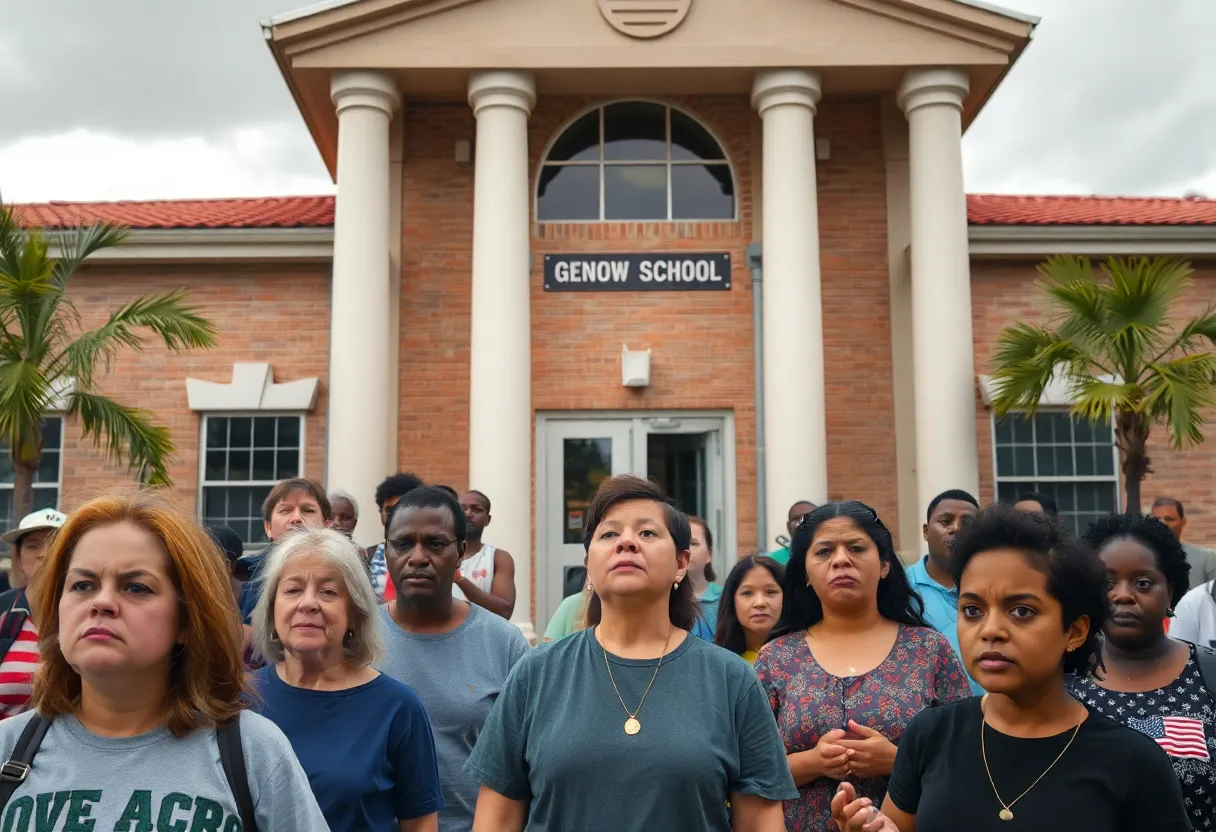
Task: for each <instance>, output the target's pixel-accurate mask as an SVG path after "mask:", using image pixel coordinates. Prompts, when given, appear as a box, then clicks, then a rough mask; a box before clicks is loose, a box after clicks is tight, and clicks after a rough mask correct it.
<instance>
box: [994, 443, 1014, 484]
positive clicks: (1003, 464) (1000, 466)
mask: <svg viewBox="0 0 1216 832" xmlns="http://www.w3.org/2000/svg"><path fill="white" fill-rule="evenodd" d="M996 475H997V476H998V477H1012V476H1014V473H1013V448H997V449H996Z"/></svg>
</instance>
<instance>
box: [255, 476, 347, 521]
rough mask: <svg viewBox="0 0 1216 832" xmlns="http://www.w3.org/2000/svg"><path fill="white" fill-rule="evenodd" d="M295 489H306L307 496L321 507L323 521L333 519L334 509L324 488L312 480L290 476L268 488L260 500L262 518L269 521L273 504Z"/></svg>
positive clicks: (285, 497) (272, 511) (273, 507)
mask: <svg viewBox="0 0 1216 832" xmlns="http://www.w3.org/2000/svg"><path fill="white" fill-rule="evenodd" d="M296 491H306V492H308V496H309V497H312V498H313V499H314V500H316V501H317V505H319V506H320V507H321V517H322V518H324V520H325V522H327V523H328V522H329V521H330V520H333V519H334V510H333V508H332V507H331V506H330V505H329V496H328V495H327V494H326V493H325V489H324V488H322V487H321V486H320V484H318V483H315V482H313V481H312V480H306V479H304V478H303V477H292V478H291V479H286V480H279V481H278V482H277V483H276V484H275V486H274V488H272V489H270V493H269V494H267V495H266V499H265V500H263V501H262V520H264V521H265V522H267V523H269V522H270V517H271V515H273V514H274V509H275V506H277V505H278V504H279V503H281V502H283V501H284V500H285V499H287V495H288V494H291V493H294V492H296Z"/></svg>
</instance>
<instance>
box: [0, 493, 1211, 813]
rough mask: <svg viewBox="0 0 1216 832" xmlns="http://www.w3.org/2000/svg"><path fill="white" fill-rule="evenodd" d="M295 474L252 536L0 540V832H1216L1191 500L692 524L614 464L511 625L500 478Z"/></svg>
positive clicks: (182, 525)
mask: <svg viewBox="0 0 1216 832" xmlns="http://www.w3.org/2000/svg"><path fill="white" fill-rule="evenodd" d="M376 504H377V505H376V508H377V510H378V512H379V519H380V521H381V523H382V525H383V528H384V536H383V540H382V542H381V543H379V544H377V545H375V546H372V547H368V548H364V547H361V546H359V545H358V544H356V543H355V542H354V540H353V532H354V529H355V527H356V525H357V523H358V519H359V512H360V507H359V505H358V503H357V502H356V500H355V498H354V497H353V496H351V494H349V493H348V492H345V491H341V490H336V491H331V492H329V493H326V492H325V491H324V490H323V489H322V488H321V487H320V486H319V485H317V484H316V483H313V482H311V481H308V480H304V479H293V480H285V481H283V482H281V483H279V484H278V485H276V486H275V487H274V488H273V489H272V490H271V492H270V494H269V496H268V497H267V499H266V501H265V504H264V506H263V521H264V530H265V535H266V539H267V541H268V542H269V545H267V546H266V547H264V548H263V549H262V550H261V551H257V552H254V553H247V552H246V551H245V547H244V546H243V545H242V541H241V540H240V538H239V536H237V535H236V533H235V532H233V531H232V530H231V529H226V528H223V527H218V528H217V527H206V528H205V527H202V526H200V525H199V524H198V523H197V522H195V521H194V520H193V519H192V518H190V517H189V516H187V515H185V514H183V513H182V512H181V511H180V510H179V508H177V507H176V506H174V505H173V504H171V503H170V502H169V501H168V500H167V499H166V497H165V496H163V495H161V494H159V493H157V492H155V491H153V490H146V489H141V490H133V491H126V492H120V493H115V494H111V495H108V496H104V497H99V498H96V499H94V500H91V501H89V502H87V503H85V504H84V505H82V506H80V507H78V508H74V509H73V510H72V511H71V512H70V513H68V514H63V513H60V512H58V511H55V510H50V509H45V510H42V511H39V512H35V513H33V514H31V515H30V516H28V517H26V518H25V519H23V520H22V521H21V522H20V524H19V525H18V526H17V528H15V529H13V530H12V531H11V532H9V533H8V534H6V535H4V540H5V541H6V542H7V543H8V544H9V545H10V546H11V549H12V556H11V579H12V583H13V585H14V587H15V588H14V589H11V590H9V591H8V592H5V593H4V594H0V615H2V616H3V617H2V618H0V642H2V643H0V651H2V652H0V761H3V760H7V761H8V762H7V763H4V765H3V766H2V767H0V832H32V830H38V832H42V830H51V831H52V832H68V831H69V830H84V829H98V830H99V829H107V830H109V829H114V830H121V831H122V832H128V831H129V830H140V832H153V830H158V831H159V830H180V832H239V831H243V832H253V830H262V832H267V831H268V830H284V832H287V831H288V830H290V832H311V830H326V829H332V830H336V832H347V830H350V832H358V831H359V830H387V829H395V830H404V831H405V832H426V831H429V832H436V831H437V830H442V831H443V832H523V830H529V832H579V831H580V830H608V832H611V830H639V831H640V830H646V831H647V832H650V830H656V831H658V832H666V830H689V831H690V832H694V831H695V832H701V830H733V832H779V830H788V832H821V830H822V831H824V832H833V831H834V830H839V831H840V832H859V831H861V832H913V830H919V832H937V831H938V830H961V829H966V830H977V832H983V831H984V830H1018V829H1034V830H1036V832H1038V830H1057V829H1059V830H1073V829H1087V830H1088V829H1095V830H1110V831H1111V832H1123V831H1124V830H1126V832H1132V830H1135V831H1136V832H1140V831H1141V830H1154V832H1187V830H1195V831H1196V832H1202V830H1212V829H1216V762H1214V758H1213V755H1216V652H1214V651H1213V649H1212V645H1213V643H1216V588H1214V587H1216V554H1213V553H1212V552H1211V551H1210V550H1208V549H1204V548H1202V547H1197V546H1193V545H1190V544H1189V543H1183V542H1182V541H1181V537H1182V535H1183V534H1184V530H1185V526H1186V519H1185V513H1184V508H1183V505H1182V503H1181V502H1180V501H1178V500H1176V499H1173V498H1161V499H1159V500H1157V501H1156V503H1155V504H1154V506H1153V510H1152V515H1151V516H1147V517H1141V516H1133V515H1123V514H1120V515H1112V516H1109V517H1107V518H1104V519H1102V520H1101V521H1100V522H1098V523H1096V524H1094V525H1093V526H1092V527H1091V528H1090V529H1089V530H1088V532H1087V533H1086V534H1084V535H1083V536H1082V537H1079V538H1078V537H1074V536H1073V535H1072V534H1070V533H1069V531H1068V530H1067V529H1066V527H1065V526H1064V524H1063V523H1062V522H1061V520H1060V519H1059V517H1058V516H1057V512H1056V507H1055V505H1054V503H1053V502H1052V500H1051V499H1050V497H1049V496H1047V495H1045V494H1025V495H1022V496H1021V497H1020V498H1019V499H1018V500H1017V501H1016V502H1015V503H1013V504H1011V505H993V506H988V507H983V508H981V506H980V505H979V502H978V501H977V500H976V499H975V497H974V496H972V495H971V494H969V493H967V492H965V491H959V490H951V491H947V492H944V493H943V494H941V495H939V496H938V497H936V498H935V499H934V500H932V501H931V502H930V504H929V505H928V506H927V511H926V515H925V524H924V528H923V535H924V540H925V549H926V554H924V555H923V556H922V557H921V558H920V559H918V560H916V561H915V562H912V563H910V564H906V565H905V564H904V563H903V562H902V561H901V559H900V557H899V555H898V554H897V552H896V548H895V541H894V539H893V536H892V534H891V532H890V531H889V530H888V528H887V526H886V525H885V524H884V522H883V520H882V518H880V517H879V515H878V513H877V512H876V511H875V510H874V509H873V508H871V507H869V506H868V505H866V504H864V503H862V502H857V501H846V502H834V503H829V504H826V505H815V504H813V503H810V502H805V501H802V502H798V503H796V504H795V505H793V506H791V507H790V510H789V514H788V517H789V523H788V527H787V529H786V531H787V532H788V536H783V537H782V538H781V539H780V541H779V542H780V543H781V546H780V548H778V549H776V550H774V551H771V552H766V553H762V552H757V553H754V554H751V555H748V556H746V557H743V558H742V559H740V560H738V561H737V562H736V563H734V564H733V566H732V567H731V569H730V570H729V573H728V574H727V575H726V577H725V580H723V581H722V582H721V583H719V582H718V576H717V574H716V573H715V570H714V541H713V536H712V533H711V531H710V528H709V525H708V524H707V523H706V522H705V521H703V520H701V519H700V518H697V517H693V516H689V515H687V514H685V513H684V512H683V511H681V510H680V509H679V507H677V506H676V505H674V504H673V503H672V502H671V501H670V500H668V499H667V497H666V495H665V494H664V492H663V490H662V489H661V488H660V487H659V486H658V485H656V484H655V483H653V482H650V481H648V480H645V479H642V478H638V477H633V476H617V477H610V478H608V479H606V480H604V481H603V482H602V483H601V484H600V486H599V489H598V491H597V492H596V494H595V497H594V499H593V501H592V503H591V505H590V506H589V507H588V509H587V512H586V516H585V523H584V531H583V546H584V551H585V562H584V565H585V568H586V583H585V586H584V587H583V589H582V590H581V591H579V592H576V593H574V594H572V595H571V596H570V597H568V598H566V599H565V600H564V601H563V602H562V604H561V605H560V606H559V608H558V610H557V612H556V613H555V614H554V616H553V617H552V619H551V620H550V621H549V622H548V626H547V628H546V629H545V633H544V638H543V643H541V644H539V645H537V646H535V647H533V646H531V645H529V644H528V642H527V640H526V639H525V638H524V636H523V634H522V632H521V631H520V630H519V629H518V628H517V627H516V626H515V625H514V624H512V623H511V622H510V620H509V619H510V617H511V615H512V613H513V611H514V607H515V602H516V599H515V585H514V559H513V557H512V555H511V553H509V552H506V551H504V550H503V549H501V548H497V547H495V546H494V545H492V543H490V542H489V541H488V540H487V539H486V538H487V532H488V530H492V526H491V520H492V516H491V499H490V497H489V496H487V495H486V494H484V493H482V492H480V491H476V490H468V491H465V492H463V493H459V492H456V491H455V490H453V489H452V488H450V487H447V486H444V485H427V484H424V483H423V482H422V480H421V479H420V478H419V477H417V476H415V475H413V474H407V473H401V474H396V475H394V476H392V477H389V478H388V479H386V480H385V481H384V482H383V483H382V484H381V485H380V487H379V488H378V489H377V491H376Z"/></svg>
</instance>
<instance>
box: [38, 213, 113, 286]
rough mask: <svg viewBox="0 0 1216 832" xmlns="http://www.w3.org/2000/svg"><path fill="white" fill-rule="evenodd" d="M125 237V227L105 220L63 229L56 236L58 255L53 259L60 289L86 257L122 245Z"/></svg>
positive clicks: (55, 276)
mask: <svg viewBox="0 0 1216 832" xmlns="http://www.w3.org/2000/svg"><path fill="white" fill-rule="evenodd" d="M126 239H127V229H125V228H122V227H120V226H117V225H112V224H111V223H105V222H99V223H96V224H94V225H90V226H77V227H75V228H72V229H70V230H68V231H64V232H63V233H61V234H60V235H58V238H57V242H58V243H59V257H58V258H56V261H55V271H54V282H55V284H56V285H57V286H59V288H60V289H66V288H67V285H68V281H69V280H70V279H71V278H72V275H74V274H76V272H77V270H78V269H80V267H81V266H82V265H83V264H84V261H85V260H86V259H87V258H89V257H90V256H92V255H93V254H96V253H97V252H99V251H101V250H102V249H105V248H113V247H114V246H118V245H122V243H123V241H124V240H126Z"/></svg>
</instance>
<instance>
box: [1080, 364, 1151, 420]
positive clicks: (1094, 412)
mask: <svg viewBox="0 0 1216 832" xmlns="http://www.w3.org/2000/svg"><path fill="white" fill-rule="evenodd" d="M1068 386H1069V392H1070V393H1071V394H1072V400H1073V406H1072V409H1071V412H1072V415H1074V416H1076V417H1078V418H1081V419H1086V420H1088V421H1090V422H1100V423H1105V424H1109V423H1110V421H1111V419H1112V418H1114V414H1115V412H1116V411H1117V410H1128V411H1134V410H1136V409H1138V408H1139V407H1141V406H1142V404H1141V401H1140V399H1141V392H1142V391H1141V390H1140V387H1139V385H1136V384H1127V383H1125V382H1122V381H1118V380H1112V379H1109V378H1099V377H1096V376H1093V375H1088V374H1073V373H1069V374H1068Z"/></svg>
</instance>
